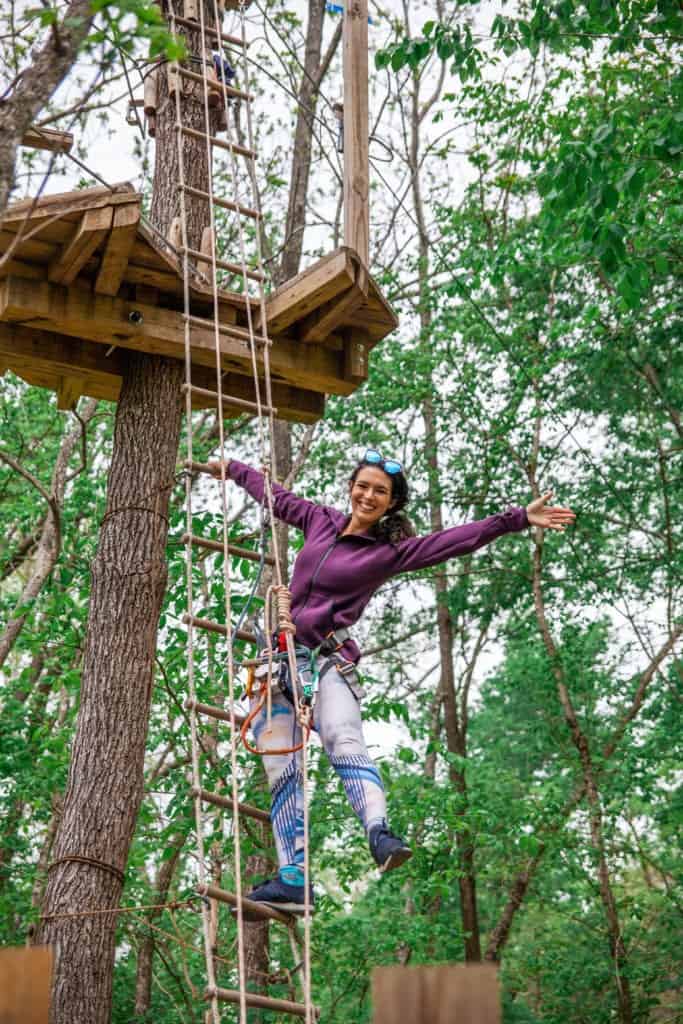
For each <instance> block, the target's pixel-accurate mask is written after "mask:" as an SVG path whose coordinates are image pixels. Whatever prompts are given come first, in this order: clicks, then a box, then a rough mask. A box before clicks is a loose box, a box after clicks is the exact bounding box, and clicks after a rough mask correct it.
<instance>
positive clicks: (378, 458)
mask: <svg viewBox="0 0 683 1024" xmlns="http://www.w3.org/2000/svg"><path fill="white" fill-rule="evenodd" d="M361 461H362V462H367V463H368V465H370V466H379V467H380V469H383V470H384V472H385V473H389V475H390V476H394V474H395V473H400V472H401V469H402V468H403V467H402V466H401V463H400V462H397V461H396V459H385V458H384V457H383V456H382V455H381V454H380V453H379V452H377V451H375V449H374V448H368V450H367V451H366V453H365V455H364V456H363V458H362V460H361Z"/></svg>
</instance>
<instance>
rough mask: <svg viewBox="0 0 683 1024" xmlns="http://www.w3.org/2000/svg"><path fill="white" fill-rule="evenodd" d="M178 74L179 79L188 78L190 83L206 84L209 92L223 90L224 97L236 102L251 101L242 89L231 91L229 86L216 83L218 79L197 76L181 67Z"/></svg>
mask: <svg viewBox="0 0 683 1024" xmlns="http://www.w3.org/2000/svg"><path fill="white" fill-rule="evenodd" d="M178 74H179V75H180V76H181V78H189V79H190V81H191V82H206V84H207V88H208V89H210V90H211V92H223V90H225V95H226V96H230V97H231V98H232V99H236V100H245V101H246V102H247V103H251V101H252V99H253V97H252V96H250V95H249V93H248V92H243V91H242V89H233V87H232V86H231V85H223V83H222V82H219V81H218V78H215V79H214V78H212V79H209V78H208V77H205V76H204V75H199V74H197V72H196V71H190V70H189V69H188V68H184V67H182V66H181V67H179V68H178Z"/></svg>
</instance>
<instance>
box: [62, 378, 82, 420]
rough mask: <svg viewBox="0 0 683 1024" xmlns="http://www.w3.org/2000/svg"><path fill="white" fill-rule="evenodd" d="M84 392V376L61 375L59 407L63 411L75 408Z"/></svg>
mask: <svg viewBox="0 0 683 1024" xmlns="http://www.w3.org/2000/svg"><path fill="white" fill-rule="evenodd" d="M84 393H85V381H84V380H83V378H82V377H71V376H69V377H60V378H59V383H58V384H57V408H58V409H61V410H62V412H67V411H68V410H69V409H73V407H74V406H75V405H76V402H77V401H78V399H79V398H80V397H81V395H82V394H84Z"/></svg>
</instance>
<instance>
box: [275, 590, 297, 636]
mask: <svg viewBox="0 0 683 1024" xmlns="http://www.w3.org/2000/svg"><path fill="white" fill-rule="evenodd" d="M273 593H274V594H275V601H276V604H277V628H278V632H280V633H291V634H292V636H294V634H295V633H296V626H295V625H294V622H293V621H292V595H291V593H290V591H289V589H288V588H287V587H286V586H285V585H284V584H283V583H282V584H279V585H277V586H274V587H273Z"/></svg>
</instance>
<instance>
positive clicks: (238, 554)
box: [182, 388, 275, 565]
mask: <svg viewBox="0 0 683 1024" xmlns="http://www.w3.org/2000/svg"><path fill="white" fill-rule="evenodd" d="M198 390H200V391H201V388H199V389H198ZM207 393H208V394H213V392H207ZM188 541H189V542H190V544H193V545H194V546H195V547H198V548H206V549H207V551H220V553H221V554H223V551H224V547H223V541H222V540H211V539H209V538H206V537H197V536H196V534H193V533H184V534H183V536H182V542H183V544H187V543H188ZM228 554H229V555H233V556H234V557H235V558H246V559H248V561H250V562H260V561H261V556H260V555H259V553H258V551H252V550H251V548H240V547H238V546H237V545H236V544H231V543H230V542H229V541H228ZM264 562H265V564H266V565H275V559H274V558H271V557H270V556H269V555H266V557H265V558H264Z"/></svg>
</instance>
